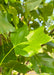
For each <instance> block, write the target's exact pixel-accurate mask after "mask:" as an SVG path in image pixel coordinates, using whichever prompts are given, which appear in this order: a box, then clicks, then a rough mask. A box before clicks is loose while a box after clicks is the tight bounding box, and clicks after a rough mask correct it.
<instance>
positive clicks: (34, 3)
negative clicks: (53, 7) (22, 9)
mask: <svg viewBox="0 0 54 75" xmlns="http://www.w3.org/2000/svg"><path fill="white" fill-rule="evenodd" d="M41 1H42V0H27V1H26V3H27V9H28V10H29V11H32V10H34V8H37V7H38V6H39V4H40V3H41Z"/></svg>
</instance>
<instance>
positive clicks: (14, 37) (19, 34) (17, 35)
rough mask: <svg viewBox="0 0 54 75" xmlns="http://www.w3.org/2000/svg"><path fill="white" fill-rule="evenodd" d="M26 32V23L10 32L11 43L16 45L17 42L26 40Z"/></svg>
mask: <svg viewBox="0 0 54 75" xmlns="http://www.w3.org/2000/svg"><path fill="white" fill-rule="evenodd" d="M27 34H28V27H27V25H24V26H23V27H21V28H20V29H18V30H17V31H16V32H14V33H11V35H10V38H11V42H12V43H13V45H17V44H19V43H22V42H25V41H27V39H26V36H27Z"/></svg>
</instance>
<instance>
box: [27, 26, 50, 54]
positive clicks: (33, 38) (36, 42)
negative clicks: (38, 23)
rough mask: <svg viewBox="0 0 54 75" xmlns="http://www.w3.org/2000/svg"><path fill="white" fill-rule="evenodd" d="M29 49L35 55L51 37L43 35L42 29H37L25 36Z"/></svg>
mask: <svg viewBox="0 0 54 75" xmlns="http://www.w3.org/2000/svg"><path fill="white" fill-rule="evenodd" d="M27 39H28V41H29V45H30V47H31V48H32V49H33V51H34V52H35V53H38V52H39V51H40V48H41V45H42V44H45V43H47V42H49V41H50V40H51V37H50V36H48V35H47V34H45V33H44V28H43V27H39V28H37V29H36V30H34V31H33V32H32V33H30V34H29V35H28V36H27Z"/></svg>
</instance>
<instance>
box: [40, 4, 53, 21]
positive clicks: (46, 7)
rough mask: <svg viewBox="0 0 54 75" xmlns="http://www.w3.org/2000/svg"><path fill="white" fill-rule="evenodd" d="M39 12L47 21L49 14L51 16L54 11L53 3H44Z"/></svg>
mask: <svg viewBox="0 0 54 75" xmlns="http://www.w3.org/2000/svg"><path fill="white" fill-rule="evenodd" d="M50 9H51V10H50ZM39 12H40V14H41V16H42V17H43V18H44V20H45V21H46V20H47V19H48V16H51V15H52V13H53V5H52V4H47V5H44V6H43V7H41V8H39Z"/></svg>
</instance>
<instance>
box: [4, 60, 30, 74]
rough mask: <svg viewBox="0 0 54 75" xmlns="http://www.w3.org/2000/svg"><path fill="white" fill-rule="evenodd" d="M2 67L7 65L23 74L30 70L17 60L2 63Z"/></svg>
mask: <svg viewBox="0 0 54 75" xmlns="http://www.w3.org/2000/svg"><path fill="white" fill-rule="evenodd" d="M3 67H8V68H9V69H11V68H13V70H16V71H18V72H19V73H24V74H25V73H27V72H28V71H29V70H30V69H29V68H28V67H27V66H26V65H24V64H21V63H19V62H18V61H10V62H8V63H6V64H3Z"/></svg>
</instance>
